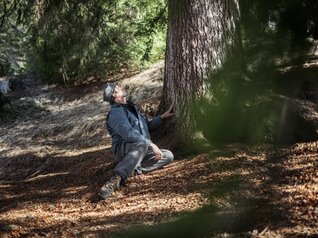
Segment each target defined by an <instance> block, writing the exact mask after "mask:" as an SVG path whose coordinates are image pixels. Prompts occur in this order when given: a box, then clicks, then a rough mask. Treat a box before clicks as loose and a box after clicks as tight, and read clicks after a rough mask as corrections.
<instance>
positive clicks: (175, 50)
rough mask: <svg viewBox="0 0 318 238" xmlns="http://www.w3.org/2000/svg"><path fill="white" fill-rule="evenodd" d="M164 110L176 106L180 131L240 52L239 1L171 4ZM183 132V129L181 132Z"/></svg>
mask: <svg viewBox="0 0 318 238" xmlns="http://www.w3.org/2000/svg"><path fill="white" fill-rule="evenodd" d="M168 4H169V5H168V11H169V13H168V14H169V15H168V32H167V48H166V61H165V79H164V89H163V90H164V99H163V103H162V104H163V106H164V107H166V106H168V105H169V104H170V103H171V102H174V105H175V107H174V110H175V114H176V119H181V120H182V123H181V124H180V123H179V124H178V125H179V126H178V127H181V129H183V130H184V129H185V128H191V127H192V126H193V120H192V119H191V116H190V115H191V113H190V110H191V109H190V108H191V107H189V105H193V102H194V101H195V100H196V99H198V98H199V97H200V96H202V95H203V94H204V93H205V91H206V90H207V80H208V78H211V76H212V77H213V74H214V73H215V72H217V70H219V69H221V68H222V66H223V65H224V64H225V62H227V60H229V59H231V58H233V57H234V56H235V55H237V52H239V50H240V45H241V43H240V34H239V27H238V26H239V19H240V15H239V5H238V1H237V0H213V1H211V0H186V1H184V0H183V1H182V0H169V3H168ZM179 129H180V128H179Z"/></svg>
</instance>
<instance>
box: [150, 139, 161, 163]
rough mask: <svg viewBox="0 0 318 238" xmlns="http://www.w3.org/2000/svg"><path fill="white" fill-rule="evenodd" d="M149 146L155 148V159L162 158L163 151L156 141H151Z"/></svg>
mask: <svg viewBox="0 0 318 238" xmlns="http://www.w3.org/2000/svg"><path fill="white" fill-rule="evenodd" d="M149 146H150V147H151V149H152V150H153V153H154V154H155V160H161V159H162V152H161V150H160V149H159V148H158V146H156V145H155V144H154V143H151V144H150V145H149Z"/></svg>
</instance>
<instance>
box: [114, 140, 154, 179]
mask: <svg viewBox="0 0 318 238" xmlns="http://www.w3.org/2000/svg"><path fill="white" fill-rule="evenodd" d="M147 150H148V147H147V145H146V144H145V143H142V142H138V143H123V144H122V145H121V146H120V148H118V151H117V152H116V158H117V161H118V163H117V165H116V167H115V169H114V174H115V175H118V176H120V177H121V178H122V179H123V180H126V179H127V178H128V177H129V176H130V175H131V173H132V172H133V171H134V170H135V169H136V167H137V166H138V165H139V164H140V163H141V161H142V160H143V158H144V157H145V155H146V153H147Z"/></svg>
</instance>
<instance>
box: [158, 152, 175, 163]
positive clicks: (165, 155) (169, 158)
mask: <svg viewBox="0 0 318 238" xmlns="http://www.w3.org/2000/svg"><path fill="white" fill-rule="evenodd" d="M161 151H162V154H163V158H164V159H165V160H166V161H167V163H171V162H172V161H173V159H174V155H173V153H172V152H171V151H170V150H165V149H163V150H161Z"/></svg>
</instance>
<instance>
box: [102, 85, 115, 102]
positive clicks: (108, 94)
mask: <svg viewBox="0 0 318 238" xmlns="http://www.w3.org/2000/svg"><path fill="white" fill-rule="evenodd" d="M115 86H116V84H114V83H106V85H105V89H104V101H106V102H110V101H111V99H112V95H113V92H114V89H115Z"/></svg>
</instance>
